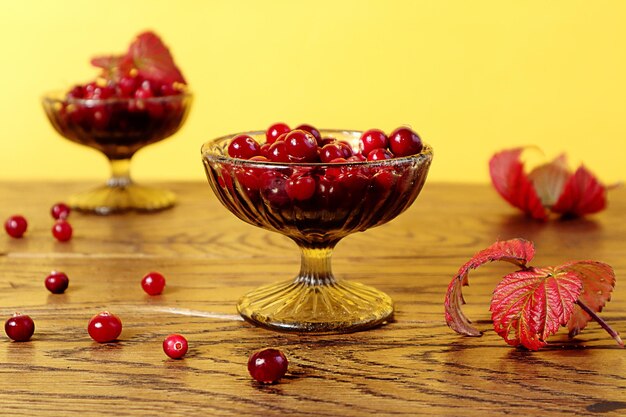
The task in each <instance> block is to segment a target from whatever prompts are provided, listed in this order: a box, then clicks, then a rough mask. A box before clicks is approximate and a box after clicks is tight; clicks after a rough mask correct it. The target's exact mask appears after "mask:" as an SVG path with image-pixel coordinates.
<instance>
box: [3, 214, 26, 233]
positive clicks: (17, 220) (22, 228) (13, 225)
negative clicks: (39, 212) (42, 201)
mask: <svg viewBox="0 0 626 417" xmlns="http://www.w3.org/2000/svg"><path fill="white" fill-rule="evenodd" d="M27 228H28V222H27V221H26V219H25V218H24V216H20V215H19V214H18V215H15V216H11V217H9V218H8V219H7V220H6V221H5V222H4V230H6V232H7V233H8V234H9V236H11V237H13V238H16V239H18V238H20V237H22V236H24V233H25V232H26V229H27Z"/></svg>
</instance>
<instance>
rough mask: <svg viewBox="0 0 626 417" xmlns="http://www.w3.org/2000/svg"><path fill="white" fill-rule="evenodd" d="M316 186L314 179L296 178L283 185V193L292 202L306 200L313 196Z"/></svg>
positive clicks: (306, 177)
mask: <svg viewBox="0 0 626 417" xmlns="http://www.w3.org/2000/svg"><path fill="white" fill-rule="evenodd" d="M316 189H317V184H316V183H315V178H313V177H312V176H309V175H306V176H302V177H297V178H290V179H289V180H288V181H287V184H286V185H285V191H287V195H288V196H289V198H291V199H292V200H298V201H304V200H308V199H310V198H311V197H313V195H314V194H315V190H316Z"/></svg>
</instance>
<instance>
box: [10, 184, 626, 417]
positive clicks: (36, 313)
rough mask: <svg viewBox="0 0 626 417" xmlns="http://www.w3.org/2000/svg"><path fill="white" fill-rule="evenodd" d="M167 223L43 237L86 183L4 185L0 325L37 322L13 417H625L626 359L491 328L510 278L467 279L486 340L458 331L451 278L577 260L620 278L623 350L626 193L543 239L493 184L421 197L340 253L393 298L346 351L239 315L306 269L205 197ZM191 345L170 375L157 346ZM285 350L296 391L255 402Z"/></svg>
mask: <svg viewBox="0 0 626 417" xmlns="http://www.w3.org/2000/svg"><path fill="white" fill-rule="evenodd" d="M167 185H168V186H169V187H170V188H172V189H173V190H174V191H175V192H176V193H177V194H178V196H179V204H178V205H177V206H176V207H175V208H174V209H172V210H169V211H164V212H161V213H157V214H152V215H138V214H127V215H117V216H111V217H97V216H89V215H81V214H79V213H73V214H72V215H71V218H70V220H71V222H72V224H73V226H74V230H75V236H74V238H73V239H72V241H71V242H69V243H66V244H63V243H58V242H56V241H54V239H53V238H52V236H51V234H50V228H51V226H52V220H51V218H50V215H49V208H50V206H51V205H52V204H53V203H55V202H56V201H58V200H62V199H63V198H64V197H65V196H66V195H67V194H68V193H71V192H74V191H77V190H82V189H84V188H85V187H86V185H85V184H81V183H72V184H53V183H52V184H39V183H4V184H0V196H1V199H2V204H1V205H0V207H1V208H0V216H2V218H3V219H4V218H6V217H8V216H9V215H11V214H14V213H18V212H19V213H22V214H24V215H25V216H26V217H27V218H28V220H29V222H30V227H29V231H28V234H27V235H26V236H25V237H24V238H23V239H19V240H15V239H10V238H9V237H8V236H6V235H4V234H3V235H2V236H0V316H1V317H4V318H8V317H9V315H10V314H12V313H13V312H15V311H21V312H23V313H26V314H29V315H31V317H33V319H34V320H35V324H36V331H35V335H34V337H33V339H32V340H31V341H30V342H26V343H15V342H10V341H9V339H8V338H6V337H4V338H2V339H1V340H0V403H1V404H2V406H3V407H2V408H3V414H4V415H14V416H32V415H52V416H59V415H63V416H74V415H76V416H78V415H80V416H84V415H104V414H112V415H118V416H139V415H159V414H166V413H167V414H168V415H172V416H174V415H181V416H182V415H185V416H191V415H203V416H204V415H224V416H231V415H232V416H235V415H237V416H258V415H270V416H271V415H283V414H292V415H301V416H309V415H320V416H339V415H342V416H343V415H345V416H364V415H373V414H377V415H411V416H412V415H445V416H458V415H466V416H485V415H489V416H491V415H509V416H537V415H546V416H552V415H574V416H582V415H603V416H604V415H606V416H620V415H624V414H626V350H624V349H620V348H618V347H617V346H616V345H615V344H614V342H613V341H612V340H611V339H610V338H609V337H608V336H607V335H606V334H605V333H604V332H603V331H602V330H601V329H600V328H599V326H597V325H596V324H594V323H592V324H590V325H589V326H588V328H587V329H585V330H584V331H583V332H582V333H581V334H580V335H579V336H577V337H576V339H575V340H573V341H570V340H568V339H567V336H566V334H565V332H562V333H560V334H559V335H556V336H555V337H553V338H552V339H551V342H552V343H551V344H550V345H549V346H548V347H547V348H546V349H544V350H542V351H539V352H528V351H524V350H521V349H515V348H511V347H510V346H508V345H506V344H505V343H504V342H503V341H502V340H501V339H500V338H499V337H498V336H497V335H496V334H495V333H494V332H493V330H492V329H491V326H490V323H489V312H488V303H489V299H490V295H491V291H492V290H493V288H494V287H495V284H496V282H497V280H498V279H499V277H500V276H501V275H503V274H504V273H506V272H509V271H511V269H510V267H509V266H508V265H490V266H486V267H484V268H482V269H481V270H479V271H476V272H473V273H471V274H470V283H471V286H470V287H469V288H468V289H467V292H466V298H467V300H468V302H469V304H468V305H466V306H465V311H466V313H467V315H468V316H469V317H470V318H473V319H474V320H475V322H476V323H477V325H478V326H479V327H480V328H481V329H484V330H486V332H485V334H484V336H483V337H481V338H466V337H461V336H458V335H456V334H455V333H453V332H452V331H451V330H450V329H448V327H447V326H446V325H445V322H444V319H443V296H444V293H445V289H446V287H447V284H448V282H449V280H450V279H451V278H452V276H453V275H454V273H455V272H456V270H457V269H458V267H459V266H460V265H461V264H462V263H463V262H465V261H466V260H467V259H468V258H469V257H471V256H472V255H473V254H474V253H475V252H476V251H477V250H479V249H482V248H484V247H486V246H488V245H489V244H491V243H492V242H493V241H494V240H495V239H498V238H499V239H508V238H511V237H525V238H527V239H531V240H533V241H534V242H535V244H536V247H537V256H536V260H535V261H534V262H533V264H534V265H537V266H541V265H550V264H559V263H562V262H564V261H566V260H573V259H596V260H599V261H603V262H606V263H609V264H611V265H612V266H613V267H614V268H615V271H616V275H617V287H616V290H615V292H614V294H613V300H612V301H611V302H610V303H609V304H608V305H607V307H606V309H605V311H604V312H603V313H602V316H603V317H604V318H605V319H606V320H607V321H608V322H609V323H610V324H611V325H612V326H614V327H615V328H616V329H617V330H621V332H622V335H624V334H626V284H624V283H623V282H622V281H623V279H624V277H625V276H626V245H625V244H624V242H625V240H624V236H625V235H626V190H625V189H617V190H614V191H612V192H611V194H610V197H609V199H610V206H609V208H608V210H607V211H605V212H603V213H601V214H598V215H595V216H592V217H589V218H588V219H579V220H573V221H551V222H549V223H545V224H542V223H535V222H532V221H528V220H526V219H525V218H523V217H521V216H519V215H518V214H517V213H516V212H515V211H514V209H512V208H510V207H508V206H507V205H506V204H505V203H504V202H502V201H501V200H500V199H499V197H498V196H497V195H496V194H495V192H494V191H493V190H492V189H491V188H490V187H489V186H469V185H451V184H427V185H426V187H425V188H424V190H423V192H422V195H421V196H420V197H419V198H418V200H417V202H416V203H415V204H414V205H413V207H411V208H410V209H409V210H408V211H407V212H405V213H404V214H402V215H401V216H400V217H398V218H397V219H396V220H394V221H393V222H391V223H389V224H387V225H383V226H381V227H378V228H376V229H371V230H368V231H366V232H365V233H358V234H355V235H352V236H349V237H347V238H346V239H344V241H342V242H340V244H339V245H338V247H337V249H336V251H335V254H334V263H333V265H334V270H335V273H336V275H338V276H339V277H340V278H347V277H349V278H351V279H355V280H358V281H361V282H363V283H365V284H369V285H373V286H376V287H377V288H380V289H381V290H383V291H386V292H387V293H388V294H390V295H391V296H392V298H393V299H394V300H395V302H396V311H397V312H396V316H395V321H394V322H393V323H390V324H388V325H386V326H383V327H381V328H379V329H375V330H372V331H368V332H362V333H354V334H350V335H329V336H302V335H292V334H280V333H273V332H269V331H265V330H261V329H257V328H254V327H252V326H250V325H249V324H247V323H245V322H243V321H242V320H241V319H240V318H239V317H238V316H237V314H236V309H235V301H236V300H237V298H238V297H239V296H240V295H242V294H243V293H244V292H245V291H247V290H250V289H252V288H254V287H256V286H258V285H260V284H264V283H270V282H273V281H277V280H282V279H288V278H289V277H291V276H293V275H295V273H296V272H297V270H298V267H299V254H298V252H297V248H296V246H295V244H293V243H292V242H291V241H289V240H288V239H287V238H285V237H283V236H280V235H278V234H275V233H270V232H267V231H264V230H261V229H257V228H254V227H252V226H249V225H247V224H244V223H243V222H241V221H239V220H238V219H236V218H235V217H234V216H233V215H232V214H230V213H229V212H228V211H227V210H226V209H224V208H223V207H221V206H220V205H219V202H218V201H217V200H216V199H215V197H214V196H213V195H212V193H211V191H210V189H209V187H208V185H206V184H204V183H173V184H167ZM52 269H57V270H63V271H65V272H66V273H67V274H68V275H69V277H70V288H69V290H68V291H67V292H66V293H65V294H63V295H51V294H49V293H48V292H47V291H46V290H45V288H44V286H43V280H44V278H45V276H46V275H47V274H48V273H49V272H50V271H51V270H52ZM151 270H158V271H160V272H162V273H163V274H164V275H166V277H167V279H168V286H167V288H166V292H165V293H164V294H163V295H162V296H158V297H149V296H147V295H145V294H144V293H143V291H142V290H141V287H140V285H139V282H140V280H141V277H142V276H143V275H144V274H145V273H147V272H149V271H151ZM104 309H108V310H110V311H112V312H114V313H116V314H118V315H119V316H120V317H121V318H122V320H123V322H124V330H123V332H122V336H121V338H120V341H119V342H118V343H111V344H102V345H100V344H97V343H95V342H92V341H91V339H90V338H89V336H88V334H87V331H86V326H87V322H88V320H89V318H90V317H91V316H92V315H94V314H96V313H97V312H99V311H101V310H104ZM174 332H178V333H183V334H184V335H185V336H186V337H187V338H188V340H189V342H190V351H189V353H188V354H187V356H186V357H185V359H183V360H171V359H168V358H167V357H166V356H165V355H164V354H163V352H162V350H161V343H162V340H163V338H164V337H165V336H166V335H167V334H170V333H174ZM269 346H272V347H277V348H280V349H282V350H283V351H284V352H285V353H286V354H287V356H288V358H289V360H290V368H289V372H288V374H287V377H286V378H285V379H284V380H283V381H282V382H281V383H280V384H277V385H271V386H262V385H259V384H257V383H255V382H254V381H253V380H251V378H250V377H249V376H248V373H247V369H246V362H247V358H248V355H249V354H250V353H251V352H252V351H254V350H256V349H259V348H263V347H269Z"/></svg>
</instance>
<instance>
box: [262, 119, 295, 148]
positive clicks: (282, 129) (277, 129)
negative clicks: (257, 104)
mask: <svg viewBox="0 0 626 417" xmlns="http://www.w3.org/2000/svg"><path fill="white" fill-rule="evenodd" d="M290 131H291V129H289V126H287V125H286V124H284V123H274V124H273V125H271V126H270V127H269V128H268V129H267V130H266V131H265V139H266V143H270V144H272V143H274V142H276V139H278V137H279V136H280V135H282V134H283V133H289V132H290Z"/></svg>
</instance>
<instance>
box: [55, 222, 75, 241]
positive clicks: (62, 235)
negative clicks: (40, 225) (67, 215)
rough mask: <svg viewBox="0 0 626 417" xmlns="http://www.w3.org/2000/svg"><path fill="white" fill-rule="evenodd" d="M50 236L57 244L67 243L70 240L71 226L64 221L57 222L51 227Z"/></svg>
mask: <svg viewBox="0 0 626 417" xmlns="http://www.w3.org/2000/svg"><path fill="white" fill-rule="evenodd" d="M52 236H54V237H55V239H56V240H58V241H59V242H67V241H68V240H70V239H71V238H72V225H71V224H69V223H68V222H67V221H66V220H63V219H61V220H57V221H56V223H54V226H52Z"/></svg>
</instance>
